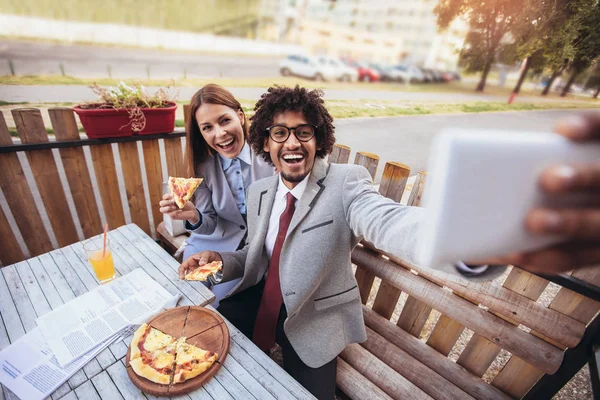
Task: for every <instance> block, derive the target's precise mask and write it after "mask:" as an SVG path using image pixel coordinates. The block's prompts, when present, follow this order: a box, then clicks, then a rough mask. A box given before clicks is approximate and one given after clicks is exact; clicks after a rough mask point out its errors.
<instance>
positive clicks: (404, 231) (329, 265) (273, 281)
mask: <svg viewBox="0 0 600 400" xmlns="http://www.w3.org/2000/svg"><path fill="white" fill-rule="evenodd" d="M322 96H323V93H322V92H321V91H320V90H313V91H309V90H306V89H304V88H300V87H298V86H296V87H295V88H287V87H277V86H276V87H272V88H269V90H268V92H267V93H265V94H263V95H262V97H261V99H260V100H259V101H258V103H257V104H256V107H255V111H256V113H255V115H254V116H253V117H252V119H251V120H252V125H251V126H250V133H249V138H248V142H249V143H250V145H251V146H252V147H253V149H254V151H255V153H256V154H257V155H259V156H262V157H264V159H265V160H266V161H268V162H270V163H271V164H273V165H274V166H275V167H276V170H277V171H278V172H279V174H277V175H275V176H274V177H272V178H266V179H263V180H260V181H258V182H256V183H255V184H253V185H252V186H251V187H250V188H249V190H248V200H247V205H248V208H247V210H248V239H247V242H246V243H247V244H246V246H245V247H244V248H243V249H241V250H238V251H236V252H232V253H220V254H219V253H216V252H211V251H207V252H202V253H198V254H196V255H194V256H192V257H190V258H189V259H187V260H186V261H185V262H184V263H183V264H182V265H181V267H180V275H182V274H185V273H186V272H187V271H188V270H192V269H194V268H195V267H197V266H198V264H200V265H202V264H204V263H208V262H212V261H219V260H220V261H222V262H223V271H222V277H220V279H219V278H214V280H215V281H228V280H231V279H235V278H239V277H242V280H241V282H240V283H239V284H238V285H237V286H236V287H235V288H234V289H233V290H232V291H231V292H230V293H229V296H228V297H227V298H225V299H223V300H222V301H221V303H220V306H219V308H218V310H219V311H220V312H221V313H222V314H223V315H224V316H225V317H226V318H227V319H228V320H229V321H231V322H232V323H233V324H234V325H235V326H236V327H237V328H238V329H240V331H242V332H243V333H244V334H245V335H246V336H248V337H251V338H252V339H253V341H254V342H255V343H256V344H257V345H258V346H259V347H260V348H261V349H263V350H265V351H267V350H269V349H270V348H272V347H273V345H274V344H275V341H276V342H277V343H278V344H279V345H280V346H281V348H282V352H283V364H284V368H285V369H286V371H288V372H289V373H290V374H291V375H292V376H293V377H294V378H295V379H296V380H298V381H299V382H300V383H301V384H302V385H303V386H304V387H306V388H307V389H308V390H309V391H310V392H311V393H313V394H314V395H315V396H316V397H317V398H319V399H332V398H333V397H334V393H335V377H336V357H337V355H338V354H339V353H340V352H341V351H342V350H343V349H344V347H346V346H347V345H348V344H351V343H360V342H363V341H365V340H366V338H367V336H366V331H365V325H364V321H363V315H362V304H361V301H360V294H359V290H358V286H357V283H356V279H355V278H354V274H353V272H352V263H351V260H350V255H351V252H352V249H353V248H354V247H355V246H356V245H357V244H358V242H359V241H360V240H361V239H363V238H364V239H365V240H367V241H369V242H371V243H373V244H374V245H375V246H376V247H377V248H379V249H381V250H383V251H386V252H388V253H391V254H395V255H397V256H399V257H402V258H405V259H408V260H414V252H415V248H416V246H415V244H416V243H415V238H416V236H417V235H416V229H417V227H418V223H419V221H420V220H421V216H422V212H423V210H422V209H420V208H417V207H406V206H402V205H400V204H398V203H395V202H394V201H392V200H390V199H387V198H385V197H383V196H382V195H380V194H379V193H378V192H377V191H376V190H375V189H374V188H373V186H372V181H371V176H370V175H369V173H368V172H367V170H366V169H365V168H364V167H362V166H357V165H342V164H328V163H327V162H326V160H325V158H326V156H327V155H328V154H329V153H330V151H331V149H332V147H333V144H334V143H335V137H334V126H333V118H332V117H331V115H330V114H329V112H328V111H327V109H326V108H325V105H324V102H323V99H322ZM241 228H244V227H243V226H242V227H241ZM449 270H450V268H449ZM502 271H503V269H502V268H497V269H492V270H490V271H488V273H483V274H481V275H482V276H485V277H486V278H487V279H490V278H493V276H492V275H494V276H495V275H498V274H500V273H502ZM450 272H452V273H457V270H456V269H455V268H452V270H451V271H450Z"/></svg>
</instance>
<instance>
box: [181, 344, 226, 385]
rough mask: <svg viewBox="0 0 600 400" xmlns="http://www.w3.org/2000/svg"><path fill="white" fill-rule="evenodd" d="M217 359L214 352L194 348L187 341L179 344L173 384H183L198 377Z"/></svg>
mask: <svg viewBox="0 0 600 400" xmlns="http://www.w3.org/2000/svg"><path fill="white" fill-rule="evenodd" d="M217 358H218V355H217V354H216V353H213V352H212V351H208V350H203V349H201V348H199V347H196V346H192V345H191V344H189V343H186V342H185V341H180V342H178V343H177V357H176V361H175V374H174V376H173V383H181V382H185V381H187V380H188V379H192V378H195V377H197V376H198V375H200V374H201V373H203V372H205V371H206V370H208V369H209V368H210V367H211V366H212V365H213V364H214V363H215V361H216V360H217Z"/></svg>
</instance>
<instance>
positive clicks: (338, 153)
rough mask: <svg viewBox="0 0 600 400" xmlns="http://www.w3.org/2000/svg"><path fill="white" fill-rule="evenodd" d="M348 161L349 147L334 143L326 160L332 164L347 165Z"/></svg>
mask: <svg viewBox="0 0 600 400" xmlns="http://www.w3.org/2000/svg"><path fill="white" fill-rule="evenodd" d="M349 159H350V147H348V146H345V145H343V144H338V143H336V144H334V145H333V149H331V153H330V154H329V157H328V159H327V160H328V161H329V162H330V163H334V164H348V160H349Z"/></svg>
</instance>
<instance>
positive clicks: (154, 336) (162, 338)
mask: <svg viewBox="0 0 600 400" xmlns="http://www.w3.org/2000/svg"><path fill="white" fill-rule="evenodd" d="M173 343H175V338H174V337H173V336H170V335H167V334H166V333H163V332H161V331H159V330H158V329H155V328H152V327H151V326H150V325H148V324H146V323H143V324H142V325H141V326H140V327H139V328H138V329H137V330H136V331H135V333H134V334H133V339H132V340H131V346H130V347H131V353H130V355H129V359H130V360H135V359H137V358H140V357H142V356H144V355H147V354H148V353H153V352H155V351H157V350H160V349H163V348H165V347H167V346H169V345H171V344H173Z"/></svg>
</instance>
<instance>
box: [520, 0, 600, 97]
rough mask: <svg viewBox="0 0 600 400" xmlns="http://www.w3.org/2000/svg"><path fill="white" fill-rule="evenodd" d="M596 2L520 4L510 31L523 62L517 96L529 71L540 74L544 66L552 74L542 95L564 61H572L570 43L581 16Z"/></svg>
mask: <svg viewBox="0 0 600 400" xmlns="http://www.w3.org/2000/svg"><path fill="white" fill-rule="evenodd" d="M596 2H597V0H531V1H527V2H524V3H523V7H522V9H521V12H520V13H519V15H518V16H517V18H516V19H515V23H514V24H513V29H512V31H511V34H512V36H513V37H514V38H515V47H516V51H515V53H516V57H517V59H519V60H522V59H524V60H525V63H524V66H523V68H522V72H521V76H520V78H519V81H518V83H517V85H516V86H515V89H514V93H519V91H520V89H521V85H522V83H523V81H524V79H525V77H526V76H527V73H528V71H529V70H530V69H532V70H533V71H534V72H538V73H542V72H543V69H544V68H545V67H548V68H550V69H551V70H552V72H553V74H552V77H551V79H550V81H549V82H548V84H547V86H546V89H545V90H544V92H545V93H547V92H548V90H549V89H550V87H551V86H552V83H553V81H554V79H556V77H557V76H558V75H559V74H560V73H561V72H562V69H564V67H565V66H566V62H568V60H570V59H572V58H573V55H574V51H573V49H574V47H573V45H572V43H573V41H574V40H575V38H576V37H577V35H578V33H579V28H580V27H581V23H582V16H583V15H585V13H586V12H587V10H590V9H591V8H593V7H594V6H595V5H596ZM565 60H566V61H565Z"/></svg>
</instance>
